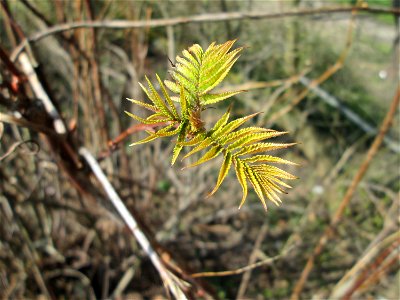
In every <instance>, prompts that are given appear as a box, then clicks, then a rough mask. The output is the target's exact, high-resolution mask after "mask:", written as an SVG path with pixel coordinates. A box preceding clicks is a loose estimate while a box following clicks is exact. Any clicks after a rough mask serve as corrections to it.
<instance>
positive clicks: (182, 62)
mask: <svg viewBox="0 0 400 300" xmlns="http://www.w3.org/2000/svg"><path fill="white" fill-rule="evenodd" d="M235 41H236V40H231V41H227V42H226V43H223V44H216V43H215V42H213V43H211V45H210V46H209V47H208V48H207V49H206V50H205V51H203V49H202V48H201V47H200V45H198V44H194V45H193V46H191V47H190V48H189V49H188V50H184V51H183V52H182V56H177V57H176V65H175V66H174V67H173V69H172V70H171V71H170V72H169V73H170V74H171V76H172V78H173V80H174V81H170V80H164V81H162V80H161V79H160V77H159V76H158V75H157V74H156V78H157V82H158V84H159V85H160V89H161V92H162V94H161V95H160V94H159V93H158V92H157V90H156V89H155V87H154V85H153V84H152V83H151V82H150V80H149V79H148V78H147V77H146V81H147V83H148V88H145V87H144V86H143V85H142V84H140V86H141V87H142V89H143V91H144V92H145V93H146V95H147V97H148V98H149V100H150V101H151V103H145V102H142V101H139V100H133V99H128V100H129V101H131V102H132V103H134V104H136V105H139V106H141V107H143V108H146V109H147V110H149V111H151V112H152V114H151V115H150V116H148V117H147V118H142V117H139V116H137V115H134V114H132V113H129V112H126V113H127V114H128V115H129V116H131V117H132V118H134V119H135V120H137V121H139V122H140V123H143V124H148V125H150V126H151V128H156V127H161V129H159V130H158V131H155V132H152V131H146V132H147V133H148V134H149V136H147V137H146V138H145V139H143V140H141V141H138V142H136V143H133V144H132V145H136V144H142V143H146V142H149V141H152V140H154V139H157V138H160V137H169V136H174V135H177V136H178V137H177V140H176V145H175V147H174V149H173V154H172V161H171V164H172V165H173V164H174V163H175V162H176V160H177V158H178V156H179V154H180V152H181V151H182V149H183V148H184V147H194V148H193V149H192V150H191V151H189V152H188V153H187V154H186V155H185V156H184V157H183V159H185V158H187V157H189V156H192V155H193V154H195V153H197V152H199V151H201V150H206V151H205V153H204V154H203V156H201V157H200V158H199V159H198V160H197V161H196V162H194V163H192V164H191V165H189V166H187V167H186V168H188V167H194V166H198V165H200V164H203V163H206V162H208V161H209V160H211V159H213V158H215V157H217V156H218V155H220V154H221V153H223V154H224V159H223V162H222V165H221V167H220V169H219V174H218V179H217V182H216V185H215V187H214V189H213V190H212V191H211V192H210V193H209V195H208V196H211V195H213V194H214V193H215V192H216V191H217V190H218V189H219V187H220V186H221V184H222V182H223V181H224V180H225V178H226V177H227V174H228V173H229V169H230V168H231V166H232V164H233V165H234V169H235V173H236V177H237V179H238V181H239V184H240V186H241V187H242V192H243V196H242V199H241V202H240V205H239V208H240V207H242V205H243V204H244V203H245V201H246V198H247V194H248V185H247V181H250V183H251V185H252V187H253V189H254V191H255V192H256V194H257V196H258V198H259V199H260V201H261V203H262V205H263V207H264V208H265V209H267V203H266V199H268V200H270V201H272V202H274V203H275V204H276V205H279V204H280V203H281V200H280V198H279V195H278V194H282V193H286V192H285V191H284V188H290V186H289V185H288V184H287V183H285V182H284V181H283V180H292V179H295V178H296V177H295V176H293V175H292V174H290V173H288V172H286V171H284V170H282V169H280V168H277V167H275V166H272V165H270V164H271V163H272V164H274V163H279V164H286V165H296V164H295V163H293V162H290V161H288V160H285V159H282V158H280V157H276V156H272V155H267V154H263V153H262V152H268V151H272V150H279V149H283V148H287V147H290V146H293V145H295V144H294V143H291V144H289V143H287V144H285V143H265V142H261V141H263V140H266V139H270V138H273V137H277V136H280V135H283V134H285V133H286V132H279V131H275V130H271V129H265V128H261V127H253V126H250V127H245V128H241V129H238V130H237V128H239V127H240V126H242V125H243V124H244V123H245V122H247V121H249V120H250V119H252V118H253V117H255V116H256V115H258V114H259V113H255V114H251V115H248V116H245V117H242V118H238V119H234V120H232V121H230V122H229V121H228V120H229V117H230V110H231V108H229V109H228V110H227V111H226V112H225V113H224V114H223V115H222V116H221V117H220V118H219V119H218V120H217V122H216V123H215V124H214V126H213V127H212V128H211V129H209V130H207V129H206V128H208V127H207V126H205V124H204V121H203V120H202V119H201V112H202V111H204V110H205V106H206V105H210V104H214V103H218V102H220V101H223V100H226V99H228V98H230V97H232V96H234V95H237V94H239V93H240V92H242V91H231V92H229V91H228V92H222V93H211V91H212V90H214V89H215V88H216V87H217V86H218V85H219V84H220V83H221V82H222V81H223V79H224V78H225V77H226V75H227V74H228V73H229V71H230V69H231V68H232V66H233V65H234V64H235V62H236V61H237V59H238V58H239V56H240V52H241V51H242V48H240V47H239V48H237V49H234V50H231V49H232V47H233V45H234V43H235ZM167 89H168V90H170V91H171V92H172V95H169V94H168V92H167ZM175 103H177V104H178V105H180V110H179V109H177V108H176V107H175ZM150 126H149V127H150ZM256 154H257V155H256Z"/></svg>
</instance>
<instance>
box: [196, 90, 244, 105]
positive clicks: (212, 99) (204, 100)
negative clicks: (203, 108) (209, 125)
mask: <svg viewBox="0 0 400 300" xmlns="http://www.w3.org/2000/svg"><path fill="white" fill-rule="evenodd" d="M242 92H244V91H233V92H224V93H219V94H205V95H202V96H201V97H200V103H201V104H203V105H209V104H214V103H217V102H220V101H222V100H225V99H228V98H230V97H232V96H234V95H237V94H239V93H242Z"/></svg>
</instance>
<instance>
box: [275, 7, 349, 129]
mask: <svg viewBox="0 0 400 300" xmlns="http://www.w3.org/2000/svg"><path fill="white" fill-rule="evenodd" d="M352 13H353V14H352V18H351V20H350V24H349V27H348V30H347V39H346V46H345V48H344V49H343V51H342V53H341V54H340V56H339V58H338V59H337V61H336V62H335V64H334V65H332V66H331V67H330V68H328V69H327V70H326V71H325V72H324V73H323V74H322V75H321V76H320V77H318V78H317V79H314V80H311V81H310V82H309V84H308V85H307V87H306V88H305V89H304V90H303V91H302V92H301V93H300V94H299V95H298V96H297V97H296V98H294V99H293V100H292V101H291V103H290V104H288V105H287V106H285V107H283V108H282V109H280V110H279V111H277V112H276V113H274V114H273V115H272V116H271V118H270V119H269V123H274V122H275V121H276V120H278V119H279V118H280V117H282V116H284V115H285V114H287V113H288V112H289V111H291V110H292V109H293V108H294V107H295V106H297V105H298V104H299V103H300V102H301V101H302V100H304V99H305V98H306V96H307V95H308V93H309V91H310V90H311V89H313V88H315V87H317V86H319V85H320V84H321V83H323V82H324V81H326V80H327V79H328V78H329V77H331V76H332V75H333V74H335V73H336V72H337V71H339V70H340V69H341V68H342V67H343V64H344V61H345V59H346V57H347V55H348V53H349V51H350V47H351V44H352V41H353V28H354V23H355V13H356V10H353V11H352Z"/></svg>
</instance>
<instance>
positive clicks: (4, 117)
mask: <svg viewBox="0 0 400 300" xmlns="http://www.w3.org/2000/svg"><path fill="white" fill-rule="evenodd" d="M0 122H3V123H9V124H15V125H18V126H23V127H27V128H29V129H32V130H35V131H39V132H42V133H44V134H48V135H51V136H54V137H56V136H58V134H57V132H55V131H54V130H52V129H50V128H48V127H45V126H43V125H40V124H36V123H33V122H30V121H27V120H25V119H21V118H17V117H15V116H10V115H8V114H5V113H2V112H0Z"/></svg>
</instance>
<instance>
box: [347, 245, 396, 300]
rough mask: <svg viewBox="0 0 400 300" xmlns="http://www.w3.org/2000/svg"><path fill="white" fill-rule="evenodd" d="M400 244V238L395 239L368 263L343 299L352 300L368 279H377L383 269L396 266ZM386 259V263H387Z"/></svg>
mask: <svg viewBox="0 0 400 300" xmlns="http://www.w3.org/2000/svg"><path fill="white" fill-rule="evenodd" d="M399 245H400V238H398V239H397V240H396V241H394V242H393V243H392V244H391V245H389V247H387V248H386V249H384V250H383V251H382V252H381V253H380V255H378V257H377V258H376V259H375V261H374V262H373V263H371V264H369V265H367V266H366V267H365V268H364V270H363V272H362V273H361V274H360V275H359V276H358V279H357V281H356V282H355V283H354V284H353V286H352V287H351V288H350V289H349V291H347V293H346V294H345V295H344V296H343V298H342V300H350V299H351V296H352V295H353V294H354V293H355V292H356V291H357V290H358V289H360V288H361V287H362V286H363V285H365V283H366V282H367V281H370V280H376V279H377V277H378V278H379V276H380V275H382V273H383V271H385V270H386V269H387V268H388V267H390V266H392V267H393V266H394V265H395V263H396V261H397V262H398V259H399V254H398V249H397V248H398V246H399ZM385 261H386V264H385Z"/></svg>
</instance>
